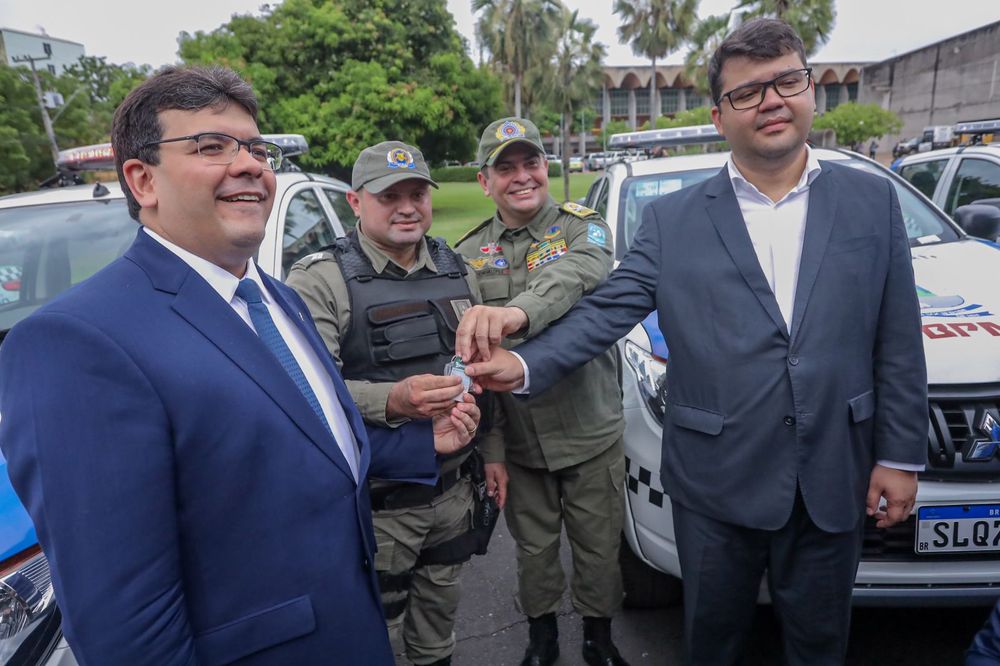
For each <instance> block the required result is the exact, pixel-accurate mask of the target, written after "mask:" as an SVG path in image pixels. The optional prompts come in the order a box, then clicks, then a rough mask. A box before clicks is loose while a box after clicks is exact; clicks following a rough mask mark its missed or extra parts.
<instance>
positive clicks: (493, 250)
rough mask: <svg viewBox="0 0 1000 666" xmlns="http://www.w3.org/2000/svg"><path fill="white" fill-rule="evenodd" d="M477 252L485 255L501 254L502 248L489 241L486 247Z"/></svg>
mask: <svg viewBox="0 0 1000 666" xmlns="http://www.w3.org/2000/svg"><path fill="white" fill-rule="evenodd" d="M479 251H480V252H482V253H483V254H487V255H492V254H503V248H501V247H500V244H499V243H494V242H493V241H490V242H489V243H487V244H486V245H484V246H482V247H481V248H479Z"/></svg>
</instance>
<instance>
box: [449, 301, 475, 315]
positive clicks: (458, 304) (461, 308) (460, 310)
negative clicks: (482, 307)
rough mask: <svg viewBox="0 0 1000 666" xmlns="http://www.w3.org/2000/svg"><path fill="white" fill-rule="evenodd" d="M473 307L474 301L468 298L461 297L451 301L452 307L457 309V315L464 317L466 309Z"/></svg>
mask: <svg viewBox="0 0 1000 666" xmlns="http://www.w3.org/2000/svg"><path fill="white" fill-rule="evenodd" d="M471 307H472V302H471V301H470V300H469V299H467V298H460V299H457V300H454V301H452V302H451V309H452V310H454V311H455V316H456V317H458V318H459V320H461V319H462V315H463V314H465V311H466V310H468V309H469V308H471Z"/></svg>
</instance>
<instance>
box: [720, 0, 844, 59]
mask: <svg viewBox="0 0 1000 666" xmlns="http://www.w3.org/2000/svg"><path fill="white" fill-rule="evenodd" d="M740 10H743V12H744V13H743V18H744V20H746V19H751V18H757V17H759V16H770V17H773V18H780V19H782V20H784V21H787V22H788V24H789V25H791V26H792V27H793V28H795V32H797V33H799V37H801V38H802V43H803V44H804V45H805V47H806V55H807V56H811V55H812V54H814V53H815V52H816V51H818V50H819V48H820V47H821V46H823V44H825V43H826V42H827V41H829V39H830V33H832V32H833V25H834V23H835V21H836V18H837V10H836V9H835V8H834V5H833V0H795V1H794V2H792V1H791V0H740V2H739V4H737V5H736V7H734V8H733V11H734V12H739V11H740Z"/></svg>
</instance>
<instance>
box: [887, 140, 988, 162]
mask: <svg viewBox="0 0 1000 666" xmlns="http://www.w3.org/2000/svg"><path fill="white" fill-rule="evenodd" d="M959 153H962V154H963V155H966V154H967V155H994V156H1000V144H995V143H990V144H986V145H984V146H955V147H953V148H938V149H937V150H929V151H926V152H923V153H913V154H911V155H906V156H905V157H901V158H900V162H899V164H900V165H903V164H909V163H911V162H922V161H923V160H928V159H935V158H942V157H951V156H952V155H957V154H959Z"/></svg>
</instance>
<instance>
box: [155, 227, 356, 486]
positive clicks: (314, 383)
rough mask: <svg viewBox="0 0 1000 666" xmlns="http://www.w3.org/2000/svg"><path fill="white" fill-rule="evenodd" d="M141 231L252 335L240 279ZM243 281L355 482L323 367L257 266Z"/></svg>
mask: <svg viewBox="0 0 1000 666" xmlns="http://www.w3.org/2000/svg"><path fill="white" fill-rule="evenodd" d="M143 231H145V232H146V233H147V234H149V236H150V237H151V238H153V239H154V240H155V241H156V242H158V243H160V244H161V245H162V246H163V247H165V248H167V249H168V250H170V251H171V252H173V253H174V254H175V255H177V257H178V258H179V259H180V260H181V261H183V262H184V263H185V264H187V265H188V266H190V267H191V270H193V271H194V272H196V273H197V274H198V275H200V276H201V277H202V278H204V279H205V281H206V282H208V284H209V285H210V286H211V287H212V289H214V290H215V291H216V292H218V294H219V296H221V297H222V299H223V300H224V301H225V302H226V303H228V304H229V306H230V307H231V308H232V309H233V310H234V311H235V312H236V314H238V315H239V316H240V318H241V319H242V320H243V321H244V323H246V325H247V326H249V327H250V329H251V330H253V331H254V333H256V329H255V328H254V326H253V322H252V321H251V320H250V310H249V309H248V308H247V304H246V301H244V300H243V299H242V298H238V297H237V296H236V287H237V286H239V283H240V278H238V277H236V276H235V275H233V274H232V273H230V272H229V271H227V270H225V269H223V268H221V267H219V266H216V265H215V264H213V263H212V262H210V261H208V260H206V259H202V258H201V257H199V256H197V255H195V254H192V253H191V252H188V251H187V250H185V249H184V248H182V247H179V246H178V245H176V244H174V243H171V242H170V241H168V240H167V239H165V238H163V237H162V236H160V235H159V234H157V233H156V232H154V231H151V230H150V229H149V228H147V227H143ZM243 277H244V278H245V279H246V278H249V279H251V280H253V281H254V282H256V283H257V286H258V287H260V293H261V297H262V300H263V302H264V305H265V306H266V307H267V311H268V313H270V315H271V319H273V320H274V325H275V327H276V328H277V329H278V333H280V334H281V337H282V338H283V339H284V341H285V344H286V345H288V349H289V350H290V351H291V352H292V356H294V357H295V361H296V362H297V363H298V364H299V367H300V368H302V374H303V375H305V378H306V381H307V382H309V386H310V387H311V388H312V390H313V393H315V394H316V399H317V400H318V401H319V405H320V408H322V410H323V415H324V416H325V417H326V422H327V423H329V424H330V429H331V430H332V431H333V437H334V439H335V440H337V446H339V447H340V450H341V452H342V453H343V454H344V458H346V459H347V464H348V465H349V466H350V468H351V472H352V473H353V474H354V480H355V481H357V480H358V460H359V459H360V452H359V449H358V442H357V440H356V439H355V438H354V431H352V430H351V426H350V424H349V423H348V421H347V414H346V413H344V408H343V406H342V405H341V404H340V400H339V399H338V397H337V391H336V389H335V388H334V387H333V380H332V379H331V378H330V375H329V373H327V371H326V369H325V368H324V367H323V363H322V362H321V361H320V359H319V357H318V356H317V355H316V352H315V351H314V350H313V348H312V345H310V344H309V341H308V340H306V337H305V334H304V333H302V331H301V330H299V327H298V326H296V325H295V323H294V322H292V320H291V319H290V318H289V317H288V315H287V314H286V313H285V311H284V310H283V309H282V308H281V306H280V305H278V304H277V303H276V302H275V301H274V299H273V298H272V297H271V294H270V293H269V292H268V290H267V287H265V286H264V283H263V282H262V281H261V279H260V275H259V274H258V272H257V266H256V264H254V262H252V261H248V262H247V269H246V274H245V275H244V276H243Z"/></svg>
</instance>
